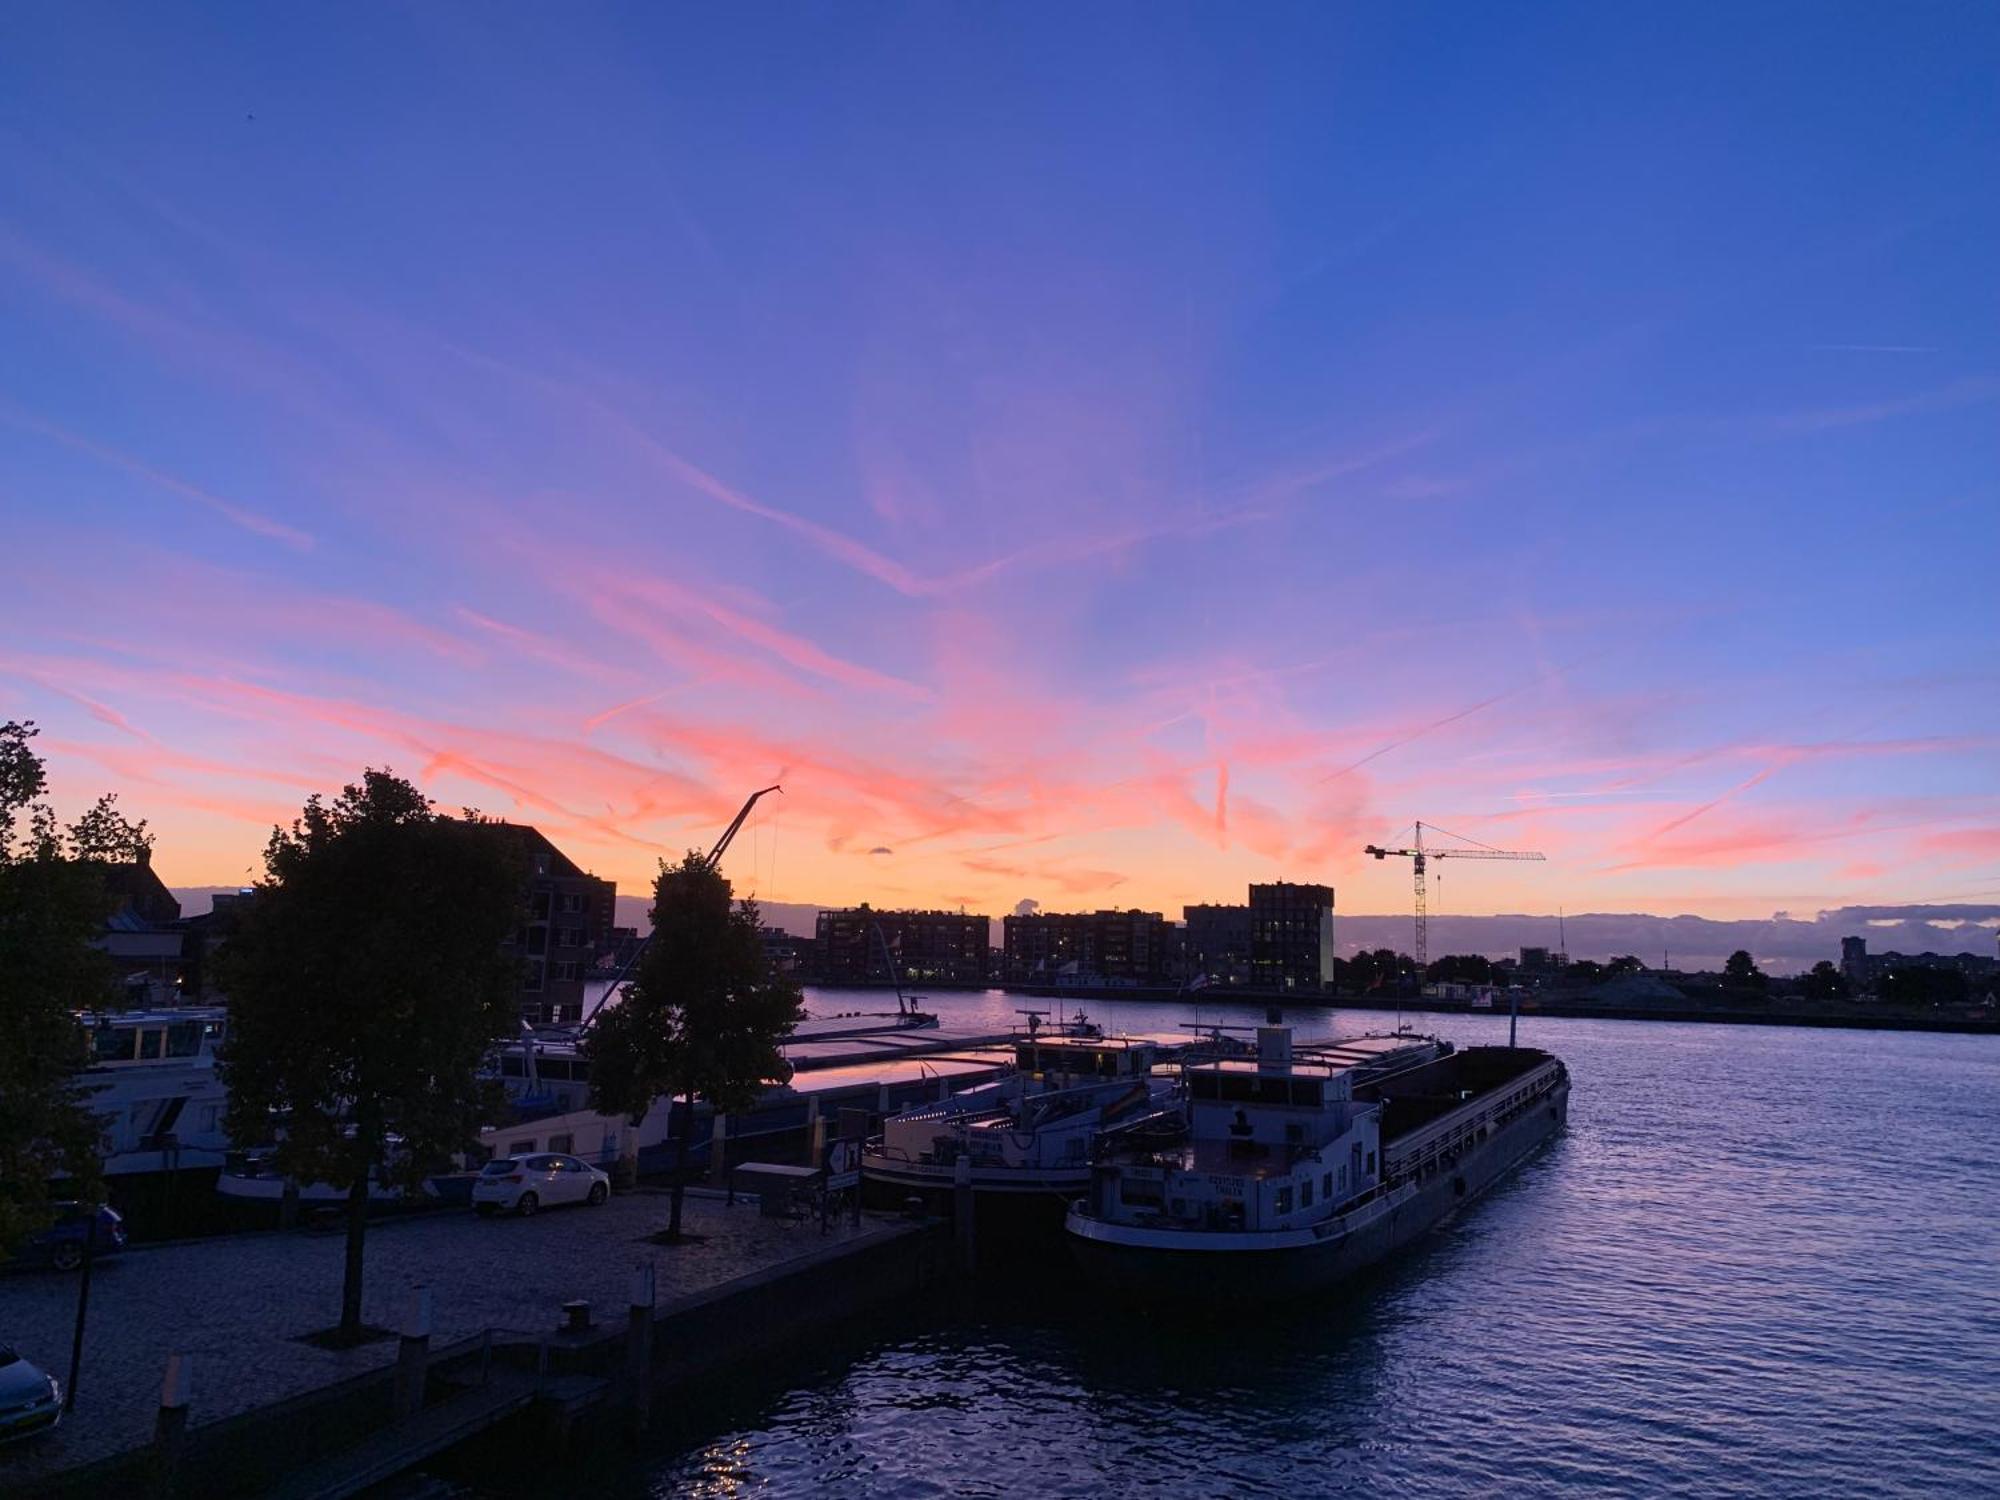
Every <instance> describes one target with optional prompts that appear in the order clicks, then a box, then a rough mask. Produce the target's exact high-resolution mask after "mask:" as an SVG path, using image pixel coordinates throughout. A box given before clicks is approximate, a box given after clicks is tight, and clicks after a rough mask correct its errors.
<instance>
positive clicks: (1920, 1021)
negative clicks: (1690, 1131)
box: [802, 980, 2000, 1036]
mask: <svg viewBox="0 0 2000 1500" xmlns="http://www.w3.org/2000/svg"><path fill="white" fill-rule="evenodd" d="M802 982H803V983H806V984H814V985H817V984H820V983H822V981H819V980H804V981H802ZM826 987H827V988H829V989H842V990H882V991H884V992H893V990H894V988H895V986H893V985H888V984H853V983H827V985H826ZM903 988H904V991H905V993H911V989H912V987H911V986H909V985H905V986H904V987H903ZM919 988H922V989H928V990H932V991H935V992H936V993H938V994H947V993H950V994H975V993H978V992H981V991H984V990H999V991H1001V992H1003V993H1005V994H1009V995H1023V996H1026V997H1027V998H1029V999H1033V1000H1058V1001H1061V1002H1063V1003H1065V1004H1069V1003H1073V1002H1074V1003H1081V1004H1090V1003H1094V1002H1097V1001H1107V1000H1136V1001H1145V1002H1147V1003H1149V1004H1154V1005H1158V1004H1164V1003H1171V1002H1174V1001H1181V1002H1184V1003H1185V1004H1188V1005H1190V1006H1193V1005H1213V1004H1217V1003H1226V1004H1238V1005H1278V1006H1295V1007H1301V1008H1305V1009H1310V1010H1378V1011H1411V1010H1415V1011H1429V1012H1432V1013H1434V1014H1441V1015H1470V1016H1504V1015H1506V1014H1507V1012H1506V1010H1505V1008H1504V1007H1494V1008H1490V1009H1488V1008H1482V1007H1476V1006H1473V1005H1471V1004H1469V1003H1468V1002H1466V1001H1464V1000H1440V999H1437V998H1434V997H1432V996H1428V995H1411V996H1407V997H1404V998H1401V999H1381V998H1377V997H1373V996H1361V995H1302V994H1299V993H1297V992H1296V991H1291V992H1287V991H1281V990H1246V989H1216V988H1210V989H1202V990H1194V991H1188V990H1183V989H1180V988H1178V987H1168V986H1160V985H1135V986H1130V987H1127V986H1110V985H1106V986H1090V987H1086V988H1081V989H1056V988H1048V987H1044V986H1022V985H1009V984H932V985H925V986H921V987H919ZM913 998H918V999H920V998H921V997H920V996H913ZM1521 1014H1522V1015H1523V1016H1554V1017H1558V1018H1561V1019H1596V1020H1601V1021H1696V1022H1704V1023H1713V1024H1717V1025H1724V1026H1810V1027H1818V1028H1822V1029H1826V1028H1832V1029H1835V1030H1843V1031H1936V1032H1944V1033H1948V1034H1952V1035H1958V1036H2000V1018H1995V1019H1992V1020H1985V1019H1981V1018H1978V1017H1971V1016H1924V1015H1910V1014H1908V1013H1905V1012H1899V1011H1894V1010H1889V1009H1886V1008H1877V1009H1873V1010H1853V1011H1846V1010H1843V1011H1829V1010H1810V1011H1802V1010H1760V1009H1754V1008H1751V1007H1747V1006H1744V1007H1737V1006H1729V1007H1723V1006H1697V1005H1682V1006H1650V1005H1647V1006H1640V1005H1593V1004H1590V1003H1588V1002H1565V1001H1562V1000H1552V999H1549V998H1547V997H1543V996H1538V997H1536V999H1535V1000H1534V1002H1533V1003H1532V1004H1528V1005H1523V1006H1522V1007H1521Z"/></svg>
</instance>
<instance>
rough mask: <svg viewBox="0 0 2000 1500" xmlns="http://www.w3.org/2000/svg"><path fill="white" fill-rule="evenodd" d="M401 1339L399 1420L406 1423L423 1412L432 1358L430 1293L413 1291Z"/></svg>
mask: <svg viewBox="0 0 2000 1500" xmlns="http://www.w3.org/2000/svg"><path fill="white" fill-rule="evenodd" d="M401 1333H402V1338H401V1340H400V1342H399V1343H398V1346H397V1349H396V1408H395V1409H396V1420H397V1421H398V1422H406V1421H408V1420H409V1419H410V1418H411V1417H414V1416H415V1415H416V1414H417V1413H418V1412H420V1411H422V1410H423V1409H424V1382H425V1379H426V1376H427V1374H428V1372H429V1367H430V1358H431V1289H430V1288H429V1287H427V1286H418V1287H411V1288H410V1298H409V1301H408V1302H407V1303H406V1304H405V1305H404V1307H403V1326H402V1329H401Z"/></svg>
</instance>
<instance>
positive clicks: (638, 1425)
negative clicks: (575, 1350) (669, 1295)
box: [625, 1261, 654, 1434]
mask: <svg viewBox="0 0 2000 1500" xmlns="http://www.w3.org/2000/svg"><path fill="white" fill-rule="evenodd" d="M653 1301H654V1280H653V1263H652V1262H651V1261H640V1262H639V1263H638V1264H637V1265H635V1266H633V1267H632V1303H631V1307H630V1308H629V1309H628V1310H627V1313H626V1323H625V1381H626V1386H627V1391H626V1401H627V1403H628V1409H627V1420H628V1421H629V1423H630V1425H631V1430H632V1431H633V1433H635V1434H637V1433H642V1432H644V1431H645V1430H646V1427H647V1425H648V1424H649V1423H650V1421H651V1420H652V1414H653Z"/></svg>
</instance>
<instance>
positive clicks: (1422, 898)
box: [1361, 823, 1548, 984]
mask: <svg viewBox="0 0 2000 1500" xmlns="http://www.w3.org/2000/svg"><path fill="white" fill-rule="evenodd" d="M1432 826H1433V829H1434V830H1435V831H1436V832H1439V833H1445V834H1447V835H1448V836H1449V837H1451V838H1455V839H1458V840H1459V841H1460V842H1461V843H1465V844H1474V847H1473V848H1470V849H1457V848H1444V849H1440V848H1437V847H1435V846H1433V847H1431V848H1429V849H1426V848H1425V847H1424V825H1423V824H1422V823H1419V824H1417V825H1416V834H1415V837H1413V838H1412V839H1411V840H1410V847H1409V848H1407V849H1385V848H1382V847H1381V846H1379V845H1376V844H1369V845H1368V846H1367V847H1365V848H1364V849H1363V850H1362V851H1361V852H1362V853H1363V854H1372V855H1374V856H1375V857H1376V858H1377V859H1387V858H1389V857H1390V856H1391V855H1394V856H1396V857H1398V858H1400V859H1407V860H1409V862H1410V867H1411V871H1412V873H1413V874H1414V876H1415V879H1416V892H1417V902H1416V905H1417V912H1416V932H1415V938H1416V950H1417V951H1416V954H1415V957H1416V960H1417V982H1418V983H1419V984H1421V983H1423V978H1424V971H1425V969H1426V968H1428V967H1429V964H1430V937H1431V934H1430V925H1431V918H1430V898H1429V891H1428V888H1427V887H1428V881H1427V878H1426V876H1427V871H1428V869H1429V866H1430V862H1431V861H1432V860H1434V859H1534V860H1540V859H1546V858H1547V857H1548V856H1546V855H1544V854H1540V853H1537V852H1536V851H1534V850H1532V849H1494V848H1490V847H1488V846H1487V845H1485V844H1478V843H1476V841H1475V840H1472V839H1468V838H1465V837H1463V835H1460V834H1456V833H1450V831H1449V830H1448V829H1441V828H1436V825H1435V824H1434V825H1432Z"/></svg>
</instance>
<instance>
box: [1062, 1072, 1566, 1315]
mask: <svg viewBox="0 0 2000 1500" xmlns="http://www.w3.org/2000/svg"><path fill="white" fill-rule="evenodd" d="M1568 1114H1569V1084H1568V1082H1567V1081H1564V1082H1562V1083H1560V1084H1559V1085H1557V1087H1556V1088H1555V1089H1553V1090H1552V1091H1551V1092H1550V1094H1549V1096H1548V1098H1547V1100H1546V1102H1545V1104H1544V1105H1543V1106H1542V1107H1539V1108H1537V1109H1535V1110H1533V1111H1531V1112H1530V1113H1528V1114H1525V1115H1522V1116H1520V1117H1519V1118H1517V1119H1514V1120H1511V1121H1509V1122H1508V1123H1507V1124H1506V1125H1504V1126H1502V1127H1501V1128H1500V1129H1499V1130H1497V1131H1495V1132H1494V1133H1493V1135H1492V1136H1491V1137H1489V1138H1488V1139H1487V1140H1486V1141H1485V1142H1484V1143H1483V1144H1482V1145H1481V1146H1480V1147H1479V1148H1478V1149H1477V1150H1475V1151H1469V1152H1467V1153H1465V1154H1464V1155H1463V1156H1461V1157H1460V1158H1459V1160H1458V1162H1457V1164H1456V1166H1455V1168H1454V1169H1452V1170H1450V1171H1443V1172H1439V1173H1437V1174H1436V1175H1435V1176H1432V1177H1431V1178H1429V1179H1427V1180H1426V1181H1423V1182H1421V1183H1417V1184H1415V1185H1413V1186H1409V1187H1406V1188H1405V1189H1399V1190H1398V1191H1397V1192H1395V1193H1392V1194H1391V1195H1390V1197H1389V1198H1388V1199H1387V1200H1386V1201H1383V1202H1380V1203H1378V1204H1374V1205H1369V1206H1368V1208H1365V1209H1363V1210H1360V1211H1357V1212H1356V1213H1354V1214H1352V1215H1350V1216H1348V1219H1349V1226H1348V1228H1347V1229H1346V1231H1345V1232H1344V1233H1326V1234H1324V1235H1323V1236H1318V1235H1316V1233H1315V1231H1312V1230H1305V1231H1287V1232H1284V1233H1282V1234H1231V1233H1207V1232H1186V1231H1181V1232H1175V1231H1152V1232H1141V1233H1134V1232H1132V1231H1131V1230H1129V1229H1127V1228H1125V1227H1124V1226H1118V1225H1108V1224H1104V1223H1102V1222H1100V1221H1096V1220H1091V1219H1088V1218H1085V1217H1083V1216H1081V1215H1078V1214H1076V1213H1072V1214H1071V1215H1070V1216H1069V1219H1068V1222H1067V1226H1066V1227H1067V1229H1068V1234H1067V1236H1066V1238H1067V1239H1068V1241H1069V1246H1070V1251H1071V1254H1072V1256H1073V1257H1074V1259H1075V1261H1076V1263H1077V1265H1078V1267H1079V1268H1080V1269H1081V1270H1082V1272H1083V1273H1084V1275H1085V1276H1086V1277H1088V1278H1089V1279H1090V1280H1091V1281H1092V1282H1093V1283H1095V1284H1096V1285H1097V1286H1098V1287H1100V1288H1101V1289H1102V1290H1104V1291H1106V1292H1109V1293H1112V1294H1114V1295H1117V1296H1121V1297H1127V1298H1131V1299H1135V1300H1142V1301H1149V1302H1150V1301H1173V1302H1180V1303H1183V1304H1189V1303H1194V1304H1199V1303H1205V1302H1215V1303H1224V1302H1228V1303H1241V1302H1249V1301H1271V1300H1274V1299H1279V1298H1284V1297H1292V1296H1298V1295H1301V1294H1304V1293H1310V1292H1317V1291H1322V1290H1324V1289H1326V1288H1328V1287H1330V1286H1334V1285H1336V1284H1337V1283H1339V1282H1341V1281H1344V1280H1346V1279H1347V1278H1349V1277H1351V1276H1354V1275H1356V1274H1358V1273H1360V1272H1362V1271H1365V1270H1368V1269H1369V1268H1370V1267H1372V1266H1375V1265H1379V1264H1380V1263H1381V1262H1382V1261H1384V1260H1386V1259H1388V1258H1389V1257H1390V1256H1392V1255H1394V1254H1396V1253H1397V1252H1398V1251H1400V1250H1402V1249H1404V1248H1405V1247H1407V1246H1408V1245H1410V1244H1411V1243H1412V1242H1413V1241H1415V1240H1417V1239H1419V1238H1421V1237H1422V1236H1423V1235H1424V1234H1426V1233H1428V1232H1429V1231H1430V1230H1431V1229H1433V1228H1434V1227H1436V1226H1437V1225H1438V1224H1439V1223H1440V1222H1442V1221H1443V1220H1444V1219H1446V1218H1448V1217H1449V1216H1450V1215H1451V1214H1453V1213H1455V1212H1456V1211H1457V1210H1459V1209H1460V1208H1462V1207H1464V1206H1465V1205H1466V1204H1467V1203H1470V1202H1471V1201H1473V1200H1474V1199H1476V1198H1477V1197H1478V1196H1479V1195H1480V1194H1481V1193H1483V1192H1485V1191H1486V1190H1487V1189H1488V1188H1490V1187H1492V1186H1493V1185H1494V1184H1495V1183H1496V1182H1499V1181H1501V1180H1502V1179H1503V1178H1505V1177H1506V1176H1507V1175H1508V1173H1510V1172H1511V1171H1512V1170H1513V1169H1514V1168H1515V1167H1516V1166H1518V1165H1520V1164H1521V1163H1522V1162H1523V1161H1525V1160H1526V1159H1527V1158H1528V1157H1530V1156H1532V1155H1534V1153H1535V1152H1537V1151H1539V1150H1540V1149H1541V1148H1542V1147H1543V1146H1544V1145H1546V1144H1547V1143H1548V1142H1549V1141H1550V1140H1551V1139H1553V1138H1554V1137H1555V1135H1556V1134H1557V1133H1558V1132H1560V1131H1561V1130H1562V1128H1563V1126H1564V1124H1565V1123H1566V1122H1567V1119H1568ZM1166 1242H1171V1243H1166Z"/></svg>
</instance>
